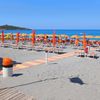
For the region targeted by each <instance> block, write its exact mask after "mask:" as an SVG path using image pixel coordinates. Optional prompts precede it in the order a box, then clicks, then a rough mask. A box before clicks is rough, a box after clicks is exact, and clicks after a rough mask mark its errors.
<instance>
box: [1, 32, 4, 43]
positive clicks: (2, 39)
mask: <svg viewBox="0 0 100 100" xmlns="http://www.w3.org/2000/svg"><path fill="white" fill-rule="evenodd" d="M1 41H2V44H3V43H4V31H2V34H1Z"/></svg>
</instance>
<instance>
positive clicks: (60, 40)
mask: <svg viewBox="0 0 100 100" xmlns="http://www.w3.org/2000/svg"><path fill="white" fill-rule="evenodd" d="M61 42H62V36H61V35H60V36H59V40H58V43H59V44H60V43H61Z"/></svg>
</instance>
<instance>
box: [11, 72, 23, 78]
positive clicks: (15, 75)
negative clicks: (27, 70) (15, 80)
mask: <svg viewBox="0 0 100 100" xmlns="http://www.w3.org/2000/svg"><path fill="white" fill-rule="evenodd" d="M21 75H23V74H22V73H18V74H13V75H12V77H18V76H21Z"/></svg>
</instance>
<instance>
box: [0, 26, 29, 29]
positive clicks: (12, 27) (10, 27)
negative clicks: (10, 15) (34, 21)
mask: <svg viewBox="0 0 100 100" xmlns="http://www.w3.org/2000/svg"><path fill="white" fill-rule="evenodd" d="M0 30H31V29H29V28H24V27H18V26H13V25H2V26H0Z"/></svg>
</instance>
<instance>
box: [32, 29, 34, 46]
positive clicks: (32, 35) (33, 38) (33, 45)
mask: <svg viewBox="0 0 100 100" xmlns="http://www.w3.org/2000/svg"><path fill="white" fill-rule="evenodd" d="M34 44H35V31H34V30H33V31H32V45H33V46H34Z"/></svg>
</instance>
